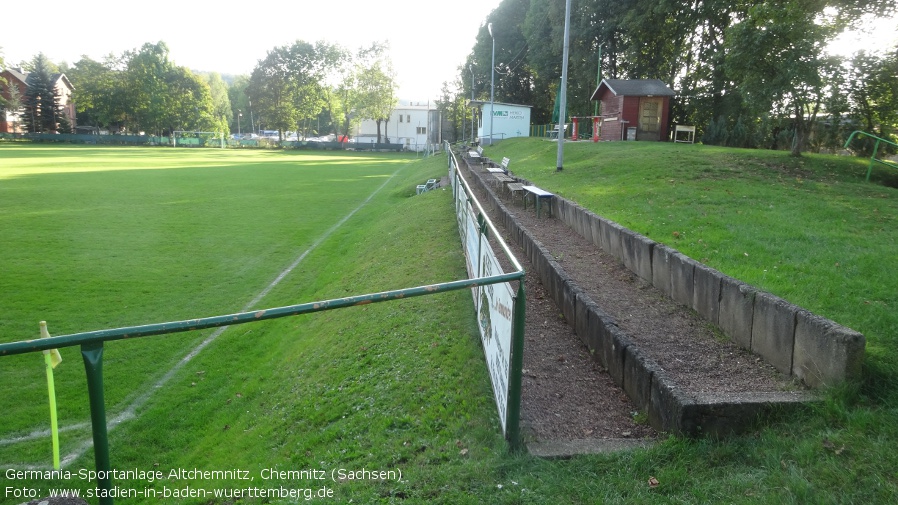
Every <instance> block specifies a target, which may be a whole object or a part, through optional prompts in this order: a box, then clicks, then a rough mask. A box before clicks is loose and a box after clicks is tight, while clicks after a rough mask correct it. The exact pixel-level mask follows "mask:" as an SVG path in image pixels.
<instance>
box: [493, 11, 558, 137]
mask: <svg viewBox="0 0 898 505" xmlns="http://www.w3.org/2000/svg"><path fill="white" fill-rule="evenodd" d="M568 1H570V0H568ZM486 28H487V30H489V32H490V38H492V39H493V62H492V65H490V145H493V117H494V116H495V115H496V114H495V111H494V109H495V108H496V105H495V96H496V37H494V36H493V24H492V23H490V24H488V25H486Z"/></svg>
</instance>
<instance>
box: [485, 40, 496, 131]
mask: <svg viewBox="0 0 898 505" xmlns="http://www.w3.org/2000/svg"><path fill="white" fill-rule="evenodd" d="M486 29H487V30H489V32H490V38H492V39H493V62H492V64H491V65H490V145H493V116H495V113H494V110H493V109H495V107H496V105H495V95H496V93H495V92H496V37H494V36H493V24H492V23H490V24H488V25H486Z"/></svg>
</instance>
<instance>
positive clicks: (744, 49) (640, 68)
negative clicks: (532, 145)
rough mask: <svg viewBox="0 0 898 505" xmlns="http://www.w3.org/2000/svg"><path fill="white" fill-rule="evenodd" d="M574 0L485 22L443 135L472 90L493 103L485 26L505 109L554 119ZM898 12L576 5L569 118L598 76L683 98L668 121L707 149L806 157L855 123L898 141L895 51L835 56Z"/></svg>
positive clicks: (882, 3) (729, 0)
mask: <svg viewBox="0 0 898 505" xmlns="http://www.w3.org/2000/svg"><path fill="white" fill-rule="evenodd" d="M564 4H565V2H545V1H539V0H504V1H503V2H502V3H501V4H500V5H499V6H498V7H497V8H496V9H495V10H494V11H493V12H491V13H490V14H489V15H488V16H487V18H486V20H485V22H484V24H483V26H482V27H481V29H480V31H479V33H478V35H477V38H476V42H475V44H474V46H473V48H472V50H471V53H470V54H469V56H468V58H467V60H466V61H465V63H464V64H463V65H462V66H460V67H459V68H458V77H457V78H456V79H455V80H454V81H453V82H449V83H445V85H444V87H443V91H442V97H441V100H440V103H441V107H442V108H443V112H444V116H446V117H449V118H451V119H452V120H453V131H450V132H444V134H446V133H448V134H449V135H452V133H455V134H456V135H461V132H462V131H463V126H462V122H463V121H464V115H465V114H466V111H465V110H464V101H465V100H467V99H469V98H470V97H471V94H472V90H473V92H474V96H475V98H477V99H488V97H489V93H490V69H491V60H492V46H493V38H492V37H491V36H490V34H489V32H488V31H487V25H488V24H489V23H492V25H493V35H494V37H495V47H496V49H495V51H496V57H495V61H496V66H495V72H496V77H495V79H496V84H495V99H496V101H502V102H511V103H520V104H527V105H532V106H533V109H532V115H531V117H532V119H533V122H534V123H538V124H539V123H549V122H550V121H551V117H552V110H553V107H554V101H555V96H556V93H557V91H558V88H559V85H560V77H561V62H562V43H563V30H564V14H565V13H564V10H565V5H564ZM895 8H896V7H895V3H894V1H893V0H785V1H776V2H774V1H763V2H757V1H745V0H735V1H734V0H685V1H684V0H629V1H620V0H615V1H612V0H573V1H572V7H571V22H570V33H571V36H570V64H569V68H568V73H569V77H568V90H567V97H568V104H569V105H568V116H569V117H570V116H591V115H593V114H594V113H595V111H596V104H595V103H594V102H592V101H591V100H590V97H591V95H592V93H593V91H594V90H595V89H596V87H597V77H601V78H612V79H648V78H656V79H661V80H662V81H664V82H665V83H667V84H668V85H670V86H671V87H672V88H673V89H674V90H675V91H676V92H677V96H676V97H675V100H674V101H673V104H672V110H671V118H672V121H673V122H676V123H678V124H687V125H695V126H697V128H698V129H699V131H700V134H701V139H702V141H703V142H705V143H708V144H720V145H728V146H735V147H763V148H773V149H789V150H791V151H792V153H793V154H796V155H797V154H799V153H801V152H802V151H805V150H808V149H813V150H817V149H822V148H836V147H839V146H840V145H841V144H840V143H841V142H844V137H845V135H844V130H845V129H846V128H857V129H863V130H866V131H869V132H871V133H874V134H876V135H879V136H882V137H886V138H895V133H896V131H898V77H896V76H898V48H890V50H889V51H887V52H875V51H871V50H870V49H877V48H858V49H860V50H859V51H858V52H857V53H855V55H854V56H853V57H850V58H842V57H838V56H832V55H829V54H827V53H826V51H825V48H826V45H827V43H828V42H829V41H831V40H833V38H834V37H836V36H837V35H838V34H840V33H842V32H843V31H845V30H846V29H849V28H855V27H857V26H858V24H859V23H860V22H861V20H862V19H863V16H864V15H865V14H871V13H874V14H879V15H883V16H885V15H890V14H893V13H894V12H895ZM879 49H882V48H879ZM600 63H601V67H600ZM472 81H473V82H472Z"/></svg>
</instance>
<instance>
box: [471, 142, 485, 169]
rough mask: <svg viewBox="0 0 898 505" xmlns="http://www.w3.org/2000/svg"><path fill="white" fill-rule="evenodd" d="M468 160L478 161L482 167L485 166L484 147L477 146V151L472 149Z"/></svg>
mask: <svg viewBox="0 0 898 505" xmlns="http://www.w3.org/2000/svg"><path fill="white" fill-rule="evenodd" d="M468 159H469V160H471V161H476V162H478V163H480V166H481V167H482V166H483V146H477V149H471V150H470V151H468Z"/></svg>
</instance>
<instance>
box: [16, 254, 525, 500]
mask: <svg viewBox="0 0 898 505" xmlns="http://www.w3.org/2000/svg"><path fill="white" fill-rule="evenodd" d="M523 278H524V272H523V270H522V269H520V268H518V271H516V272H512V273H502V274H497V275H488V276H483V277H480V278H474V279H464V280H458V281H452V282H444V283H439V284H431V285H425V286H417V287H413V288H405V289H398V290H392V291H384V292H380V293H370V294H364V295H358V296H351V297H346V298H337V299H332V300H324V301H317V302H310V303H303V304H298V305H290V306H286V307H277V308H270V309H264V310H256V311H252V312H241V313H236V314H229V315H223V316H214V317H206V318H200V319H190V320H186V321H173V322H166V323H158V324H148V325H142V326H130V327H125V328H116V329H108V330H99V331H89V332H83V333H73V334H70V335H60V336H56V337H48V338H40V339H35V340H23V341H18V342H10V343H5V344H0V357H3V356H11V355H15V354H25V353H31V352H43V351H45V350H52V349H60V348H63V347H73V346H76V345H80V346H81V356H82V359H83V361H84V369H85V373H86V374H87V388H88V401H89V403H90V417H91V430H92V436H93V443H94V461H95V465H96V469H97V474H98V476H100V477H98V479H97V488H99V489H100V490H102V491H103V492H100V493H98V495H99V496H100V503H101V504H102V505H111V504H112V503H113V498H112V493H111V492H110V491H111V490H112V480H111V477H110V474H111V465H110V459H109V438H108V432H107V428H106V406H105V400H104V392H103V391H104V389H103V344H104V342H109V341H113V340H124V339H131V338H140V337H148V336H152V335H165V334H169V333H179V332H186V331H194V330H203V329H207V328H217V327H222V326H231V325H237V324H244V323H253V322H259V321H265V320H268V319H277V318H281V317H287V316H298V315H301V314H309V313H313V312H321V311H325V310H333V309H340V308H345V307H353V306H357V305H366V304H370V303H378V302H386V301H391V300H400V299H405V298H411V297H415V296H424V295H433V294H437V293H443V292H447V291H455V290H459V289H468V288H478V287H482V286H488V285H492V284H501V283H507V282H511V281H520V283H521V284H523ZM521 289H523V288H521ZM521 301H522V303H523V299H522V300H521ZM517 316H518V315H517V314H516V319H517V318H518V317H517ZM520 323H521V324H523V314H521V315H520ZM521 332H523V330H521ZM521 340H523V333H522V334H521ZM519 390H520V385H518V391H519ZM519 397H520V394H519V393H518V404H519V403H520V399H519ZM518 408H519V407H518ZM518 415H519V411H516V412H515V416H518ZM515 426H516V425H515ZM515 430H516V431H515V432H514V437H513V438H512V437H509V441H510V443H511V445H512V447H513V448H515V447H516V446H517V443H518V440H519V432H517V427H515Z"/></svg>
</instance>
